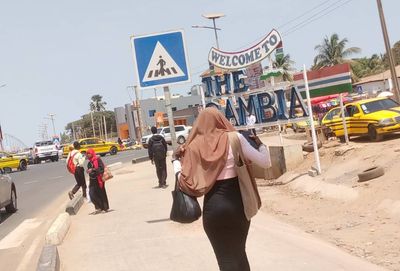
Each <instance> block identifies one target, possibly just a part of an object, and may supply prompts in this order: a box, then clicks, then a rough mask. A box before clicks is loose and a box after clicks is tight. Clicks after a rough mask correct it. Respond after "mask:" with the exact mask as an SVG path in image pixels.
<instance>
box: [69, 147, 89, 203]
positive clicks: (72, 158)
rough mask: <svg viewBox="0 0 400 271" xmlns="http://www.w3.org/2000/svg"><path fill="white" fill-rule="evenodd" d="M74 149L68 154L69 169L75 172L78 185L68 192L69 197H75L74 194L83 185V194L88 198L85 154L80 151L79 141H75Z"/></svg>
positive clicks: (72, 172)
mask: <svg viewBox="0 0 400 271" xmlns="http://www.w3.org/2000/svg"><path fill="white" fill-rule="evenodd" d="M73 145H74V149H73V150H72V151H70V152H69V154H68V156H67V169H68V171H69V172H70V173H71V174H74V177H75V181H76V185H75V186H74V187H73V188H72V190H71V191H69V192H68V196H69V199H73V198H74V194H75V193H76V192H78V190H79V188H81V187H82V196H83V197H84V198H86V179H85V169H84V163H85V156H83V154H82V153H81V152H80V148H81V145H80V144H79V142H78V141H75V142H74V144H73Z"/></svg>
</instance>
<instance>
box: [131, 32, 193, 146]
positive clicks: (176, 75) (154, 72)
mask: <svg viewBox="0 0 400 271" xmlns="http://www.w3.org/2000/svg"><path fill="white" fill-rule="evenodd" d="M131 45H132V50H133V55H134V59H135V63H136V75H137V78H138V81H139V85H138V87H139V88H141V89H154V88H155V87H163V88H164V96H165V109H166V111H167V115H168V122H169V127H170V133H171V140H172V146H173V147H176V134H175V126H174V117H173V113H172V105H171V94H170V89H169V86H170V85H174V84H182V83H187V82H190V74H189V65H188V62H187V54H186V47H185V42H184V32H183V30H175V31H169V32H163V33H157V34H150V35H143V36H133V37H131Z"/></svg>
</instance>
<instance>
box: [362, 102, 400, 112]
mask: <svg viewBox="0 0 400 271" xmlns="http://www.w3.org/2000/svg"><path fill="white" fill-rule="evenodd" d="M398 106H399V104H398V103H396V102H395V101H393V100H391V99H383V100H377V101H372V102H369V103H365V104H362V105H361V109H362V110H363V111H364V114H370V113H374V112H377V111H380V110H385V109H390V108H393V107H398Z"/></svg>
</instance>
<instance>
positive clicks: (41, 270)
mask: <svg viewBox="0 0 400 271" xmlns="http://www.w3.org/2000/svg"><path fill="white" fill-rule="evenodd" d="M59 270H60V256H59V254H58V249H57V246H55V245H45V246H44V247H43V249H42V253H41V254H40V258H39V262H38V265H37V268H36V271H59Z"/></svg>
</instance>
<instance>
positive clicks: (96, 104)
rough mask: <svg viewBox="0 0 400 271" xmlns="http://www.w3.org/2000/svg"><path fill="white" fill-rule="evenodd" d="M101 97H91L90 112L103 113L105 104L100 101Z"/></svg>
mask: <svg viewBox="0 0 400 271" xmlns="http://www.w3.org/2000/svg"><path fill="white" fill-rule="evenodd" d="M102 99H103V96H101V95H98V94H96V95H93V96H92V101H91V102H90V111H92V112H100V111H105V110H106V107H105V106H106V104H107V103H106V102H103V101H102Z"/></svg>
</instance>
